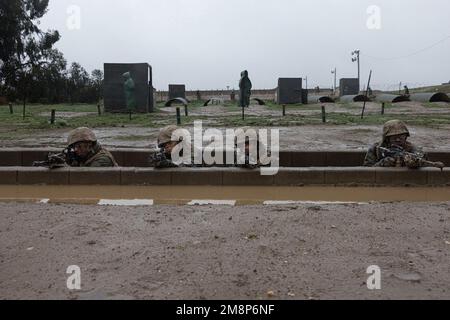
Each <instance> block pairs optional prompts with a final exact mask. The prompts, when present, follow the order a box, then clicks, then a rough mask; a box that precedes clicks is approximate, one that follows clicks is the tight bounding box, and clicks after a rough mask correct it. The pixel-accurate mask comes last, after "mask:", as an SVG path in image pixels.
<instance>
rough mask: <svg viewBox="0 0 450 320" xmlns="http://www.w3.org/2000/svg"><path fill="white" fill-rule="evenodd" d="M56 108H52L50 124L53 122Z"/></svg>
mask: <svg viewBox="0 0 450 320" xmlns="http://www.w3.org/2000/svg"><path fill="white" fill-rule="evenodd" d="M55 117H56V110H55V109H52V115H51V117H50V124H55Z"/></svg>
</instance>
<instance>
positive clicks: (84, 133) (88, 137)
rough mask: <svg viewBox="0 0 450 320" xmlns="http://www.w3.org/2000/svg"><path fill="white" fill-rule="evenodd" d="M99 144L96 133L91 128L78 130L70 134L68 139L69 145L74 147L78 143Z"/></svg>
mask: <svg viewBox="0 0 450 320" xmlns="http://www.w3.org/2000/svg"><path fill="white" fill-rule="evenodd" d="M82 141H87V142H97V137H96V136H95V133H94V132H93V131H92V130H91V129H89V128H84V127H83V128H77V129H75V130H73V131H71V132H70V133H69V137H68V138H67V144H68V145H69V146H71V145H74V144H75V143H77V142H82Z"/></svg>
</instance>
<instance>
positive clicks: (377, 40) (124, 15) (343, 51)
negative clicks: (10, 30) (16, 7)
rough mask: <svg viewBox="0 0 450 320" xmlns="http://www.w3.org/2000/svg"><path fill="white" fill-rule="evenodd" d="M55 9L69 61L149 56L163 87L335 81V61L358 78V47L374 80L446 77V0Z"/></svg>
mask: <svg viewBox="0 0 450 320" xmlns="http://www.w3.org/2000/svg"><path fill="white" fill-rule="evenodd" d="M374 5H375V6H377V8H378V9H379V15H378V11H377V10H378V9H377V8H375V9H374V8H370V7H371V6H374ZM71 6H76V7H75V9H76V8H79V9H80V15H79V18H80V19H78V16H77V14H76V12H77V10H73V7H71ZM49 9H50V10H49V12H48V14H47V15H46V16H45V17H44V18H43V19H42V21H41V27H42V28H44V29H48V28H50V29H57V30H58V31H59V32H60V33H61V35H62V39H61V40H60V42H58V44H57V47H58V48H59V49H60V50H61V51H62V52H63V53H64V55H65V57H66V58H67V60H68V61H69V62H72V61H77V62H80V63H81V64H82V65H83V66H84V67H85V68H86V69H87V70H88V71H92V70H93V69H96V68H98V69H103V63H105V62H117V63H119V62H148V63H149V64H151V65H152V67H153V78H154V87H156V89H158V90H167V86H168V84H169V83H184V84H186V86H187V89H191V90H197V89H225V88H226V87H227V86H230V88H233V87H234V88H237V87H238V81H239V76H240V72H241V71H242V70H244V69H247V70H248V71H249V73H250V78H251V80H252V82H253V85H254V88H275V87H276V85H277V79H278V78H279V77H306V76H307V77H308V86H309V87H314V86H316V85H319V86H321V87H331V86H332V84H333V75H332V74H331V70H332V69H334V68H335V67H336V68H337V73H338V78H341V77H356V75H357V65H356V63H353V62H352V61H351V58H352V57H351V52H352V51H353V50H355V49H360V50H361V78H362V82H367V78H368V74H369V71H370V69H373V72H374V75H373V82H372V83H373V85H372V87H373V88H380V89H394V88H395V87H396V86H397V87H398V83H399V82H400V81H402V82H404V83H408V84H409V85H410V86H412V87H413V86H418V85H425V84H441V83H443V82H448V81H450V19H449V16H450V1H448V0H428V1H425V0H369V1H367V0H50V6H49ZM68 9H70V10H69V11H70V13H68ZM368 9H369V10H368ZM368 12H369V13H368ZM378 18H380V19H378ZM77 21H80V25H79V28H78V25H77ZM445 38H447V39H446V40H444V41H441V40H443V39H445ZM439 41H441V42H440V43H438V42H439ZM432 45H434V46H432ZM430 46H432V47H431V48H430ZM425 48H428V49H427V50H422V49H425ZM418 51H420V52H419V53H418V54H414V53H416V52H418Z"/></svg>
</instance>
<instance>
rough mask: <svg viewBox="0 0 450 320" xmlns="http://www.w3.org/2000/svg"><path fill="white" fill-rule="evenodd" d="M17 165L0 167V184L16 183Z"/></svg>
mask: <svg viewBox="0 0 450 320" xmlns="http://www.w3.org/2000/svg"><path fill="white" fill-rule="evenodd" d="M17 170H19V168H18V167H7V168H5V167H4V168H0V185H2V184H3V185H11V184H17Z"/></svg>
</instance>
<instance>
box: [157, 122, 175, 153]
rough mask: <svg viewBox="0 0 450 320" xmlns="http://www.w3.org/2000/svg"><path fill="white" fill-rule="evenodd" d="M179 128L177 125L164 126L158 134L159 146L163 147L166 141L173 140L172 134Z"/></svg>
mask: <svg viewBox="0 0 450 320" xmlns="http://www.w3.org/2000/svg"><path fill="white" fill-rule="evenodd" d="M178 129H179V128H178V127H177V126H174V125H172V126H167V127H165V128H162V129H161V130H160V131H159V136H158V147H160V148H162V147H163V146H164V145H165V144H166V143H169V142H171V141H173V140H172V135H173V133H174V132H175V131H177V130H178Z"/></svg>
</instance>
